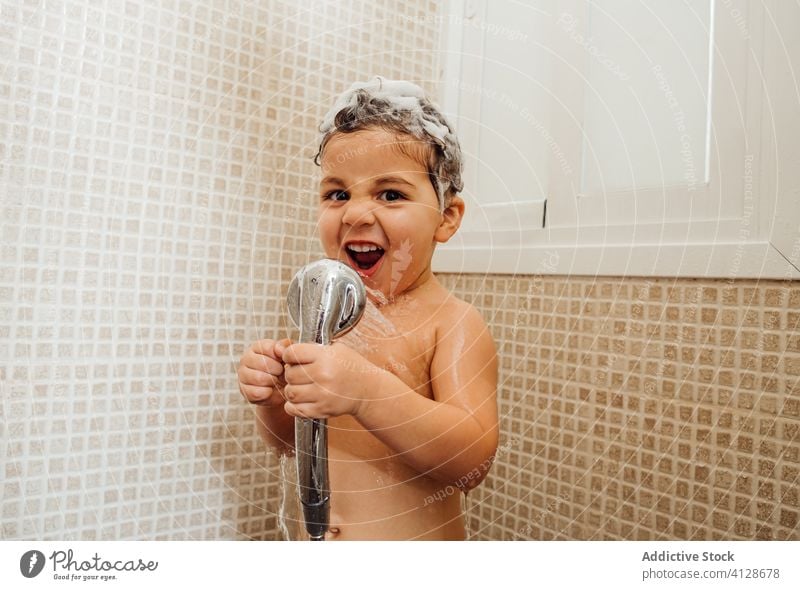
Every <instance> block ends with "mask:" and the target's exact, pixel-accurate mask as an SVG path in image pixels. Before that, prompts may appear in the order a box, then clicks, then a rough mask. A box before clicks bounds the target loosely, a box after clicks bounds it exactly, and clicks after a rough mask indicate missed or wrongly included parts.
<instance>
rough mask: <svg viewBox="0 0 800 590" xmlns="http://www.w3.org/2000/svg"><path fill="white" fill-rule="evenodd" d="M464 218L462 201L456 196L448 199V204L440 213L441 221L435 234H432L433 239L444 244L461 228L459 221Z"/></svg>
mask: <svg viewBox="0 0 800 590" xmlns="http://www.w3.org/2000/svg"><path fill="white" fill-rule="evenodd" d="M463 217H464V200H463V199H462V198H461V197H459V196H458V195H454V196H452V197H451V198H450V203H449V204H448V205H447V207H445V209H444V211H442V221H441V223H440V224H439V227H437V228H436V232H435V233H434V234H433V239H434V240H436V241H437V242H439V243H440V244H444V243H445V242H446V241H448V240H449V239H450V238H452V237H453V234H455V233H456V231H458V228H459V227H461V220H462V219H463Z"/></svg>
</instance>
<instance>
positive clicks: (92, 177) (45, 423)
mask: <svg viewBox="0 0 800 590" xmlns="http://www.w3.org/2000/svg"><path fill="white" fill-rule="evenodd" d="M348 6H349V7H348V8H345V7H344V6H343V5H342V3H340V2H336V1H329V2H324V1H319V0H318V1H313V2H312V1H308V0H307V1H301V2H290V1H288V0H287V1H279V0H263V1H247V0H245V1H238V0H110V1H108V2H103V3H97V2H94V1H90V0H49V1H48V2H44V3H42V2H32V3H31V2H28V3H21V2H18V1H16V0H0V72H2V75H0V195H2V239H1V241H0V251H1V252H2V256H1V257H0V260H1V261H2V262H0V383H2V392H1V394H2V404H0V418H1V419H0V472H1V473H2V484H1V485H2V487H0V490H1V492H0V493H2V495H1V496H0V515H1V517H0V518H1V519H2V520H0V523H1V524H0V538H2V539H48V540H55V539H82V540H93V539H233V538H240V539H241V538H275V536H276V535H277V524H276V516H275V510H276V503H275V499H276V497H277V495H278V484H277V477H276V476H275V469H274V465H273V463H272V459H271V458H270V457H269V456H268V455H267V454H266V453H265V451H264V446H263V444H262V443H261V442H260V441H259V440H258V437H257V435H256V434H255V429H254V419H253V413H252V409H251V408H250V407H249V406H248V405H247V404H245V403H244V402H243V400H242V399H241V397H240V395H239V393H238V389H237V386H236V377H235V368H236V365H237V364H238V359H239V356H240V355H241V352H242V350H243V348H244V346H245V345H246V344H247V343H249V342H251V341H253V340H255V339H257V338H259V337H264V336H267V335H270V334H273V333H275V331H276V329H277V327H278V326H279V325H280V317H282V314H280V313H279V310H280V309H281V306H282V302H283V293H284V292H285V288H284V287H285V281H286V279H287V278H288V277H289V276H290V274H291V273H292V272H293V271H294V270H295V269H296V268H297V267H298V266H299V265H300V264H302V263H304V262H305V261H307V260H308V255H309V252H310V251H312V250H314V249H315V248H316V246H315V241H314V240H313V239H312V237H311V236H312V233H313V209H312V207H311V206H309V205H310V204H313V203H314V202H315V197H314V195H315V192H312V191H311V187H312V186H313V183H312V179H313V177H314V176H313V175H314V174H315V172H316V170H315V167H314V166H313V165H312V164H311V163H310V158H311V156H313V154H314V152H315V150H316V145H315V143H314V142H315V139H316V133H315V127H316V125H317V123H318V120H319V119H320V118H321V115H322V113H323V112H324V111H326V110H327V108H328V106H329V103H330V100H331V97H332V96H333V95H334V94H336V93H338V92H340V91H341V90H342V89H343V85H345V84H349V81H352V80H355V79H366V78H369V77H371V76H372V75H374V74H376V73H379V72H380V73H383V74H384V75H387V76H390V77H404V78H410V79H416V80H419V81H420V82H421V83H423V84H426V83H427V82H426V81H430V80H433V79H434V78H435V76H434V72H435V70H434V66H433V58H434V56H433V53H432V52H431V51H430V49H431V47H432V44H433V43H435V39H436V35H435V34H434V31H435V30H436V27H437V24H436V23H435V22H433V21H429V20H425V19H421V20H419V21H415V22H411V21H409V20H408V19H407V17H408V16H410V15H413V14H417V13H420V14H427V13H430V12H431V11H432V10H433V9H434V7H433V6H432V5H431V4H430V3H428V2H423V1H406V2H389V1H388V0H386V1H384V2H367V1H366V0H365V1H363V2H351V3H349V5H348ZM267 468H269V470H268V469H267Z"/></svg>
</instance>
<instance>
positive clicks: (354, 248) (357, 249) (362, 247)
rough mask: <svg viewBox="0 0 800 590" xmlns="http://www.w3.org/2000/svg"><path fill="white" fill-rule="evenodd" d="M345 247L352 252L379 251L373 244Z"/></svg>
mask: <svg viewBox="0 0 800 590" xmlns="http://www.w3.org/2000/svg"><path fill="white" fill-rule="evenodd" d="M347 247H348V249H350V250H352V251H353V252H372V251H374V250H379V249H380V247H379V246H376V245H375V244H350V245H349V246H347Z"/></svg>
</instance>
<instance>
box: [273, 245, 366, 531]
mask: <svg viewBox="0 0 800 590" xmlns="http://www.w3.org/2000/svg"><path fill="white" fill-rule="evenodd" d="M366 302H367V296H366V288H365V287H364V283H363V282H362V281H361V277H359V276H358V273H356V272H355V271H354V270H353V269H352V268H350V267H349V266H347V265H346V264H343V263H341V262H338V261H336V260H330V259H323V260H318V261H317V262H312V263H311V264H307V265H306V266H304V267H303V268H301V269H300V270H299V271H298V272H297V274H296V275H295V276H294V279H292V282H291V284H290V285H289V293H288V295H287V304H288V307H289V315H290V316H291V318H292V321H293V322H294V323H295V325H296V326H297V327H298V328H299V329H300V342H314V343H317V344H331V343H332V342H333V340H334V338H337V337H339V336H342V335H343V334H345V333H347V332H348V331H349V330H351V329H352V328H353V326H355V325H356V323H357V322H358V320H359V319H361V315H362V314H363V313H364V307H365V306H366ZM295 450H296V458H297V483H298V488H299V492H300V501H301V503H302V504H303V515H304V519H305V525H306V531H307V532H308V535H309V538H310V539H311V540H312V541H322V540H323V539H324V538H325V532H326V531H327V530H328V525H329V523H330V485H329V479H328V428H327V420H323V419H305V418H296V419H295Z"/></svg>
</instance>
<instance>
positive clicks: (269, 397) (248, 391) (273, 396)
mask: <svg viewBox="0 0 800 590" xmlns="http://www.w3.org/2000/svg"><path fill="white" fill-rule="evenodd" d="M239 391H241V392H242V395H244V397H245V399H246V400H247V401H248V402H250V403H251V404H256V405H259V406H270V407H273V406H280V405H282V404H283V403H284V400H283V398H282V397H281V396H280V394H278V393H276V392H277V390H276V389H275V388H274V387H258V386H256V385H247V384H246V383H239Z"/></svg>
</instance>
